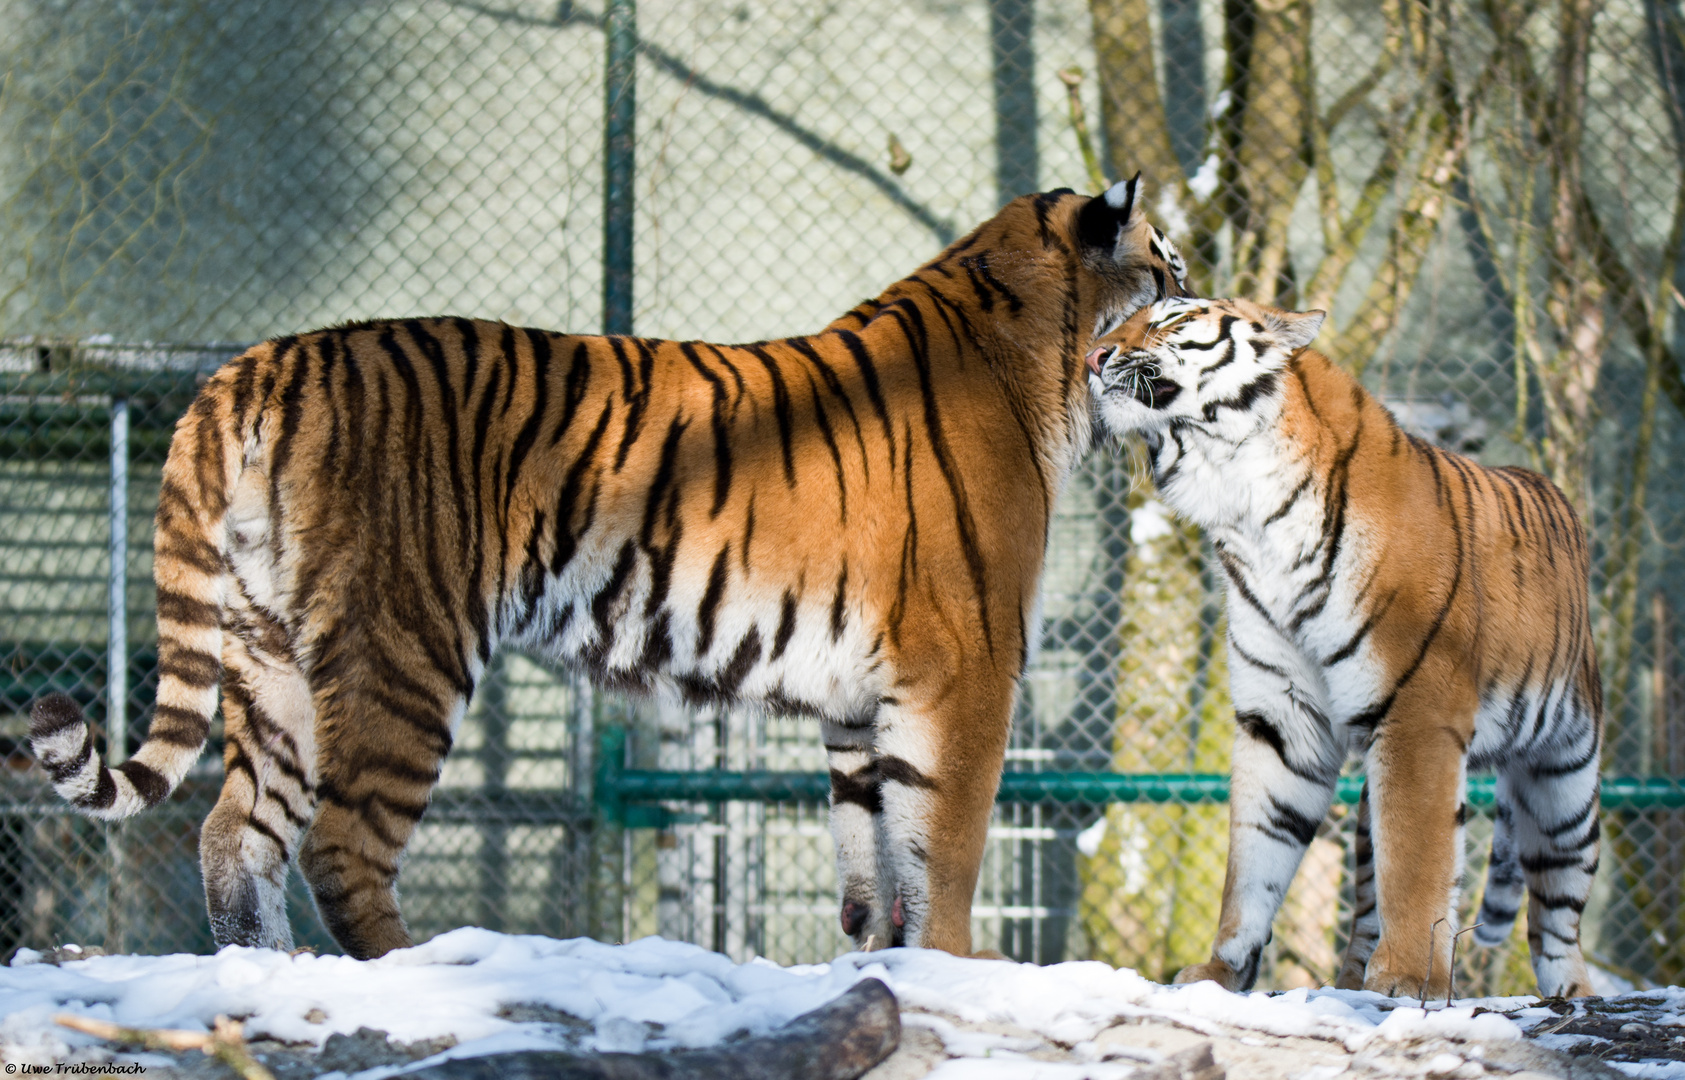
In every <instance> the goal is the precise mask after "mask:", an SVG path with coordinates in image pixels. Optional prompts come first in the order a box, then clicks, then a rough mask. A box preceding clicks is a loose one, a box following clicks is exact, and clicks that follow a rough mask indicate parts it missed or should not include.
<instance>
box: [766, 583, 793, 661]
mask: <svg viewBox="0 0 1685 1080" xmlns="http://www.w3.org/2000/svg"><path fill="white" fill-rule="evenodd" d="M795 632H796V597H795V594H794V593H792V592H790V590H788V589H786V590H784V606H783V607H782V608H781V609H780V610H779V613H778V629H777V631H776V632H774V633H773V635H772V656H771V659H773V660H776V659H778V658H779V657H780V656H783V655H784V647H785V646H786V645H788V644H790V637H791V635H793V634H794V633H795Z"/></svg>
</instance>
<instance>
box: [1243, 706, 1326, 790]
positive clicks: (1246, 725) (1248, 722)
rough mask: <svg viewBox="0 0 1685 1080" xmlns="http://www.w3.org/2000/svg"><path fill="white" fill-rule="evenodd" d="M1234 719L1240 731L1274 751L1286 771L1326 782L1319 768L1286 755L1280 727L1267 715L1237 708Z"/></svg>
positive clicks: (1307, 778) (1314, 781) (1319, 782)
mask: <svg viewBox="0 0 1685 1080" xmlns="http://www.w3.org/2000/svg"><path fill="white" fill-rule="evenodd" d="M1234 719H1235V725H1236V726H1237V727H1239V728H1240V729H1241V730H1242V731H1244V732H1246V734H1248V735H1250V736H1251V737H1252V738H1253V739H1255V740H1256V741H1258V742H1261V743H1263V744H1264V745H1265V746H1268V747H1269V748H1270V749H1271V750H1273V751H1275V756H1276V757H1277V758H1278V759H1280V761H1281V763H1282V765H1283V766H1285V767H1286V769H1287V771H1288V772H1290V773H1292V774H1293V775H1294V776H1297V777H1299V778H1300V779H1302V780H1308V781H1310V782H1311V783H1313V784H1319V785H1322V784H1326V783H1327V782H1328V777H1327V776H1325V775H1324V774H1323V773H1322V771H1321V770H1319V769H1312V768H1307V767H1305V766H1303V765H1300V764H1298V763H1297V762H1295V761H1294V760H1293V759H1292V758H1291V757H1289V756H1288V754H1287V742H1286V740H1285V739H1283V738H1282V736H1281V729H1280V728H1278V727H1276V726H1275V724H1274V723H1272V722H1271V721H1270V719H1269V717H1267V716H1265V715H1264V714H1263V713H1261V712H1255V711H1253V710H1250V709H1237V710H1235V715H1234Z"/></svg>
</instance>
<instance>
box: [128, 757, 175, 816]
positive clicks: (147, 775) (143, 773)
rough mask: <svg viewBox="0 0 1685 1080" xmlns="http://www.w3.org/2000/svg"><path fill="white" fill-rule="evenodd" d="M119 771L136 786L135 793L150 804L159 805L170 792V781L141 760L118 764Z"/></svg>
mask: <svg viewBox="0 0 1685 1080" xmlns="http://www.w3.org/2000/svg"><path fill="white" fill-rule="evenodd" d="M117 771H118V772H120V773H122V774H123V775H124V776H126V777H127V778H128V780H129V783H130V784H131V785H133V786H134V789H135V794H137V795H139V796H140V797H141V799H142V800H143V801H144V802H145V803H146V805H148V806H157V805H158V804H159V803H161V802H163V801H164V797H165V796H166V795H168V794H169V793H170V783H169V781H168V780H165V779H164V778H163V776H161V775H160V774H159V773H158V771H157V770H156V769H154V768H152V767H151V766H149V765H147V764H145V763H144V762H140V761H133V760H130V761H125V762H123V764H121V765H119V766H117Z"/></svg>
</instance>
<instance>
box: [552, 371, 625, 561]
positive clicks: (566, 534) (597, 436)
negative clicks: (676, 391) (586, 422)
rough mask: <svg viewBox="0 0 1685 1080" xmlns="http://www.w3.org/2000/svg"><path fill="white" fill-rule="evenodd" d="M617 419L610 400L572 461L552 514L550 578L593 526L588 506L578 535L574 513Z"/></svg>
mask: <svg viewBox="0 0 1685 1080" xmlns="http://www.w3.org/2000/svg"><path fill="white" fill-rule="evenodd" d="M613 416H614V402H613V401H609V402H608V403H606V404H605V405H604V406H603V411H602V413H601V415H599V416H598V417H597V426H596V427H595V428H593V429H592V431H591V434H590V436H589V437H588V438H587V439H586V440H585V446H584V447H583V448H581V450H580V452H579V456H578V457H576V458H574V459H573V464H572V465H570V466H569V467H568V471H567V476H566V478H565V479H564V480H563V481H562V490H561V493H560V494H559V495H557V497H556V510H555V513H554V514H552V515H551V516H552V518H554V520H555V523H556V549H555V551H553V552H551V554H550V568H549V569H550V575H551V576H552V577H554V576H556V575H558V574H560V573H561V572H562V570H563V569H564V568H565V567H566V566H567V564H568V563H569V562H571V561H572V560H573V557H574V555H575V554H576V553H577V552H578V550H579V538H580V537H581V536H583V535H584V534H585V530H586V529H589V528H590V527H591V520H590V519H591V514H590V509H591V507H587V513H586V520H585V522H584V523H583V524H582V525H581V526H580V529H579V532H578V533H577V534H575V533H574V531H573V518H574V513H575V511H576V509H577V507H578V503H579V496H580V493H581V492H582V491H583V489H584V484H585V471H586V470H587V469H589V468H590V467H591V465H592V464H593V460H594V458H595V457H596V453H597V447H598V446H599V445H600V444H601V443H602V440H603V435H604V433H605V432H607V431H608V426H609V421H610V420H611V419H612V418H613ZM595 502H596V497H595V495H594V494H593V496H592V500H591V506H593V507H594V505H595Z"/></svg>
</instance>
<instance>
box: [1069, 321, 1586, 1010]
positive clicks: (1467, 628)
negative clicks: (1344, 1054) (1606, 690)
mask: <svg viewBox="0 0 1685 1080" xmlns="http://www.w3.org/2000/svg"><path fill="white" fill-rule="evenodd" d="M1321 323H1322V313H1321V312H1311V313H1306V314H1299V313H1293V312H1283V311H1276V310H1274V309H1271V308H1266V307H1263V306H1260V305H1257V304H1253V303H1250V302H1248V301H1245V300H1175V299H1171V300H1166V301H1164V302H1162V303H1158V304H1155V305H1153V306H1152V307H1151V308H1149V309H1147V310H1144V311H1142V312H1140V313H1138V314H1137V315H1136V316H1135V317H1134V318H1133V319H1132V320H1131V321H1130V322H1129V323H1127V324H1125V326H1124V327H1122V328H1121V329H1120V330H1119V331H1118V332H1117V333H1115V334H1113V335H1111V336H1109V337H1108V338H1107V339H1106V340H1104V341H1102V342H1101V344H1100V345H1099V346H1098V347H1097V348H1096V349H1095V350H1094V351H1093V352H1092V353H1091V354H1090V355H1089V364H1090V368H1091V374H1090V383H1091V386H1092V389H1093V390H1094V393H1095V396H1096V403H1097V411H1098V414H1099V416H1100V419H1101V423H1102V424H1103V426H1104V427H1105V428H1107V429H1108V430H1110V431H1112V432H1115V433H1129V432H1139V433H1140V434H1142V435H1143V436H1144V437H1145V439H1146V442H1147V446H1148V451H1149V455H1150V458H1151V462H1152V469H1153V477H1154V480H1155V482H1156V484H1157V486H1158V489H1159V491H1160V492H1161V493H1162V495H1163V497H1164V499H1165V501H1166V503H1167V504H1168V505H1169V506H1171V507H1172V508H1173V509H1175V510H1176V511H1178V512H1179V513H1181V514H1182V515H1184V516H1185V517H1187V518H1188V519H1189V520H1191V521H1193V522H1195V523H1197V524H1198V525H1200V526H1201V527H1202V528H1204V529H1205V530H1206V531H1207V533H1208V535H1209V536H1210V538H1211V541H1212V545H1213V549H1214V551H1215V553H1216V557H1217V560H1218V563H1219V565H1220V566H1221V567H1222V571H1223V574H1224V576H1225V578H1226V580H1227V591H1228V599H1227V612H1228V620H1229V669H1230V678H1231V690H1232V696H1233V700H1234V706H1235V722H1236V734H1235V745H1234V757H1233V779H1232V784H1231V792H1232V794H1231V805H1230V848H1229V861H1228V873H1227V881H1226V883H1225V885H1224V890H1223V905H1222V916H1221V922H1220V925H1219V927H1218V930H1217V940H1216V945H1215V947H1214V948H1213V951H1212V958H1211V960H1210V961H1209V962H1208V963H1204V964H1196V965H1194V966H1193V967H1191V968H1188V969H1186V970H1184V971H1183V972H1182V973H1181V974H1180V975H1179V976H1178V979H1179V980H1181V981H1191V980H1195V979H1203V978H1212V979H1215V980H1217V981H1218V982H1221V983H1223V984H1224V985H1226V986H1229V987H1230V988H1232V989H1240V988H1244V987H1249V986H1251V985H1252V982H1253V980H1254V979H1255V978H1256V976H1257V968H1258V959H1259V956H1260V953H1261V950H1262V948H1263V946H1264V944H1265V943H1266V942H1267V941H1268V939H1269V935H1270V923H1271V921H1272V919H1273V918H1274V916H1275V913H1276V908H1277V906H1278V905H1279V903H1280V900H1281V898H1282V897H1283V896H1284V895H1285V893H1286V891H1287V886H1288V884H1289V882H1290V881H1291V880H1292V877H1293V874H1294V872H1295V870H1296V869H1297V867H1298V864H1299V861H1300V858H1301V856H1302V855H1303V853H1304V850H1305V848H1306V846H1307V845H1308V844H1309V843H1310V841H1311V840H1312V838H1313V837H1314V836H1315V834H1316V831H1317V828H1318V826H1319V825H1320V823H1321V822H1322V820H1323V818H1324V816H1325V815H1326V813H1327V811H1328V807H1329V803H1330V800H1331V798H1332V796H1333V793H1334V785H1335V781H1336V779H1337V777H1338V774H1339V771H1340V768H1341V766H1342V764H1343V763H1344V761H1345V760H1346V758H1347V755H1348V752H1351V751H1355V752H1357V753H1359V754H1361V755H1362V758H1363V763H1364V766H1365V770H1366V774H1367V783H1366V785H1365V787H1364V789H1363V796H1362V799H1361V801H1360V803H1359V807H1358V824H1357V840H1356V877H1355V882H1356V906H1355V915H1354V919H1355V924H1354V927H1353V932H1352V936H1351V943H1350V947H1349V948H1348V950H1347V953H1346V957H1345V962H1344V966H1343V969H1342V971H1341V972H1340V975H1339V979H1338V982H1337V985H1338V986H1340V987H1343V988H1363V989H1369V990H1377V991H1380V992H1381V993H1385V994H1389V995H1401V996H1406V997H1414V996H1417V995H1419V994H1424V993H1425V994H1427V995H1428V996H1430V997H1431V996H1434V995H1439V994H1444V993H1446V992H1447V990H1448V988H1449V980H1450V970H1451V968H1450V961H1451V937H1452V934H1453V933H1454V932H1455V931H1456V930H1457V929H1458V925H1457V919H1458V916H1457V895H1458V888H1459V885H1460V882H1461V878H1462V874H1463V827H1464V821H1465V819H1466V817H1467V813H1468V807H1467V804H1466V802H1465V799H1464V788H1465V784H1464V780H1465V776H1466V774H1467V772H1468V770H1469V769H1476V770H1495V771H1496V773H1497V807H1496V823H1495V825H1494V832H1493V846H1492V859H1491V865H1490V871H1489V875H1488V880H1487V886H1486V893H1485V897H1484V900H1483V903H1482V907H1481V911H1480V916H1479V921H1480V923H1481V925H1480V927H1479V928H1478V929H1477V930H1476V931H1475V939H1476V940H1477V941H1479V942H1481V943H1483V944H1488V945H1491V944H1496V943H1499V942H1501V941H1503V940H1504V939H1505V938H1506V937H1507V936H1508V934H1509V931H1510V928H1511V926H1512V925H1513V923H1514V921H1515V918H1516V915H1517V912H1518V909H1519V906H1520V901H1521V894H1522V886H1523V884H1524V883H1525V886H1526V890H1527V894H1528V905H1529V906H1528V924H1527V925H1528V936H1529V945H1530V947H1531V952H1532V959H1533V968H1534V972H1535V974H1536V975H1537V977H1538V982H1539V991H1540V993H1541V994H1543V995H1545V996H1552V997H1554V996H1572V995H1583V994H1588V993H1590V991H1591V988H1590V982H1589V977H1588V974H1587V969H1586V966H1585V962H1584V960H1583V959H1582V957H1581V953H1580V947H1579V920H1580V912H1581V910H1582V909H1583V908H1584V906H1585V903H1586V899H1587V896H1588V895H1589V892H1590V889H1591V882H1592V875H1593V874H1594V873H1595V871H1596V868H1597V857H1598V818H1597V811H1598V768H1599V749H1600V745H1601V739H1602V696H1601V685H1600V682H1599V676H1598V670H1597V665H1596V654H1595V651H1594V649H1593V646H1592V637H1591V620H1590V615H1589V601H1588V568H1589V561H1588V560H1589V556H1588V553H1587V546H1586V538H1585V532H1584V529H1583V528H1582V527H1581V525H1580V523H1579V519H1578V517H1577V516H1576V514H1575V512H1574V510H1573V508H1572V507H1571V506H1570V505H1569V503H1568V501H1567V500H1566V499H1565V498H1564V497H1563V495H1562V494H1561V492H1559V491H1558V490H1557V489H1556V488H1555V487H1554V486H1553V485H1552V484H1551V483H1550V482H1549V481H1548V480H1546V479H1545V478H1544V477H1542V476H1539V475H1538V474H1536V473H1533V472H1529V471H1527V470H1525V469H1518V468H1487V467H1483V466H1481V465H1479V464H1477V463H1475V462H1473V461H1471V460H1469V459H1468V458H1465V457H1462V456H1460V455H1457V454H1454V453H1450V452H1448V451H1446V450H1443V449H1440V448H1438V447H1436V446H1433V445H1432V444H1430V443H1427V442H1425V441H1423V440H1421V439H1418V438H1416V437H1414V436H1411V435H1409V434H1407V433H1406V432H1404V431H1403V430H1402V429H1401V428H1400V427H1399V425H1398V424H1397V422H1396V421H1395V420H1394V419H1393V417H1392V416H1391V415H1390V414H1389V413H1388V412H1387V410H1386V409H1385V408H1384V407H1383V406H1382V405H1381V404H1380V403H1379V402H1377V401H1376V400H1375V399H1374V398H1373V397H1372V396H1371V395H1370V394H1369V393H1368V392H1367V391H1365V390H1364V389H1363V388H1362V386H1360V385H1359V384H1358V382H1357V381H1356V380H1355V379H1353V378H1352V377H1351V376H1350V375H1348V374H1347V373H1345V372H1343V371H1341V370H1340V369H1338V368H1336V367H1335V366H1334V365H1332V364H1331V363H1330V362H1329V361H1328V360H1327V358H1325V357H1324V356H1322V355H1321V354H1320V353H1317V352H1315V351H1313V350H1311V349H1309V348H1307V346H1308V345H1309V344H1310V342H1311V340H1312V339H1313V338H1314V337H1315V336H1316V332H1317V329H1318V328H1319V327H1320V325H1321Z"/></svg>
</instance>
